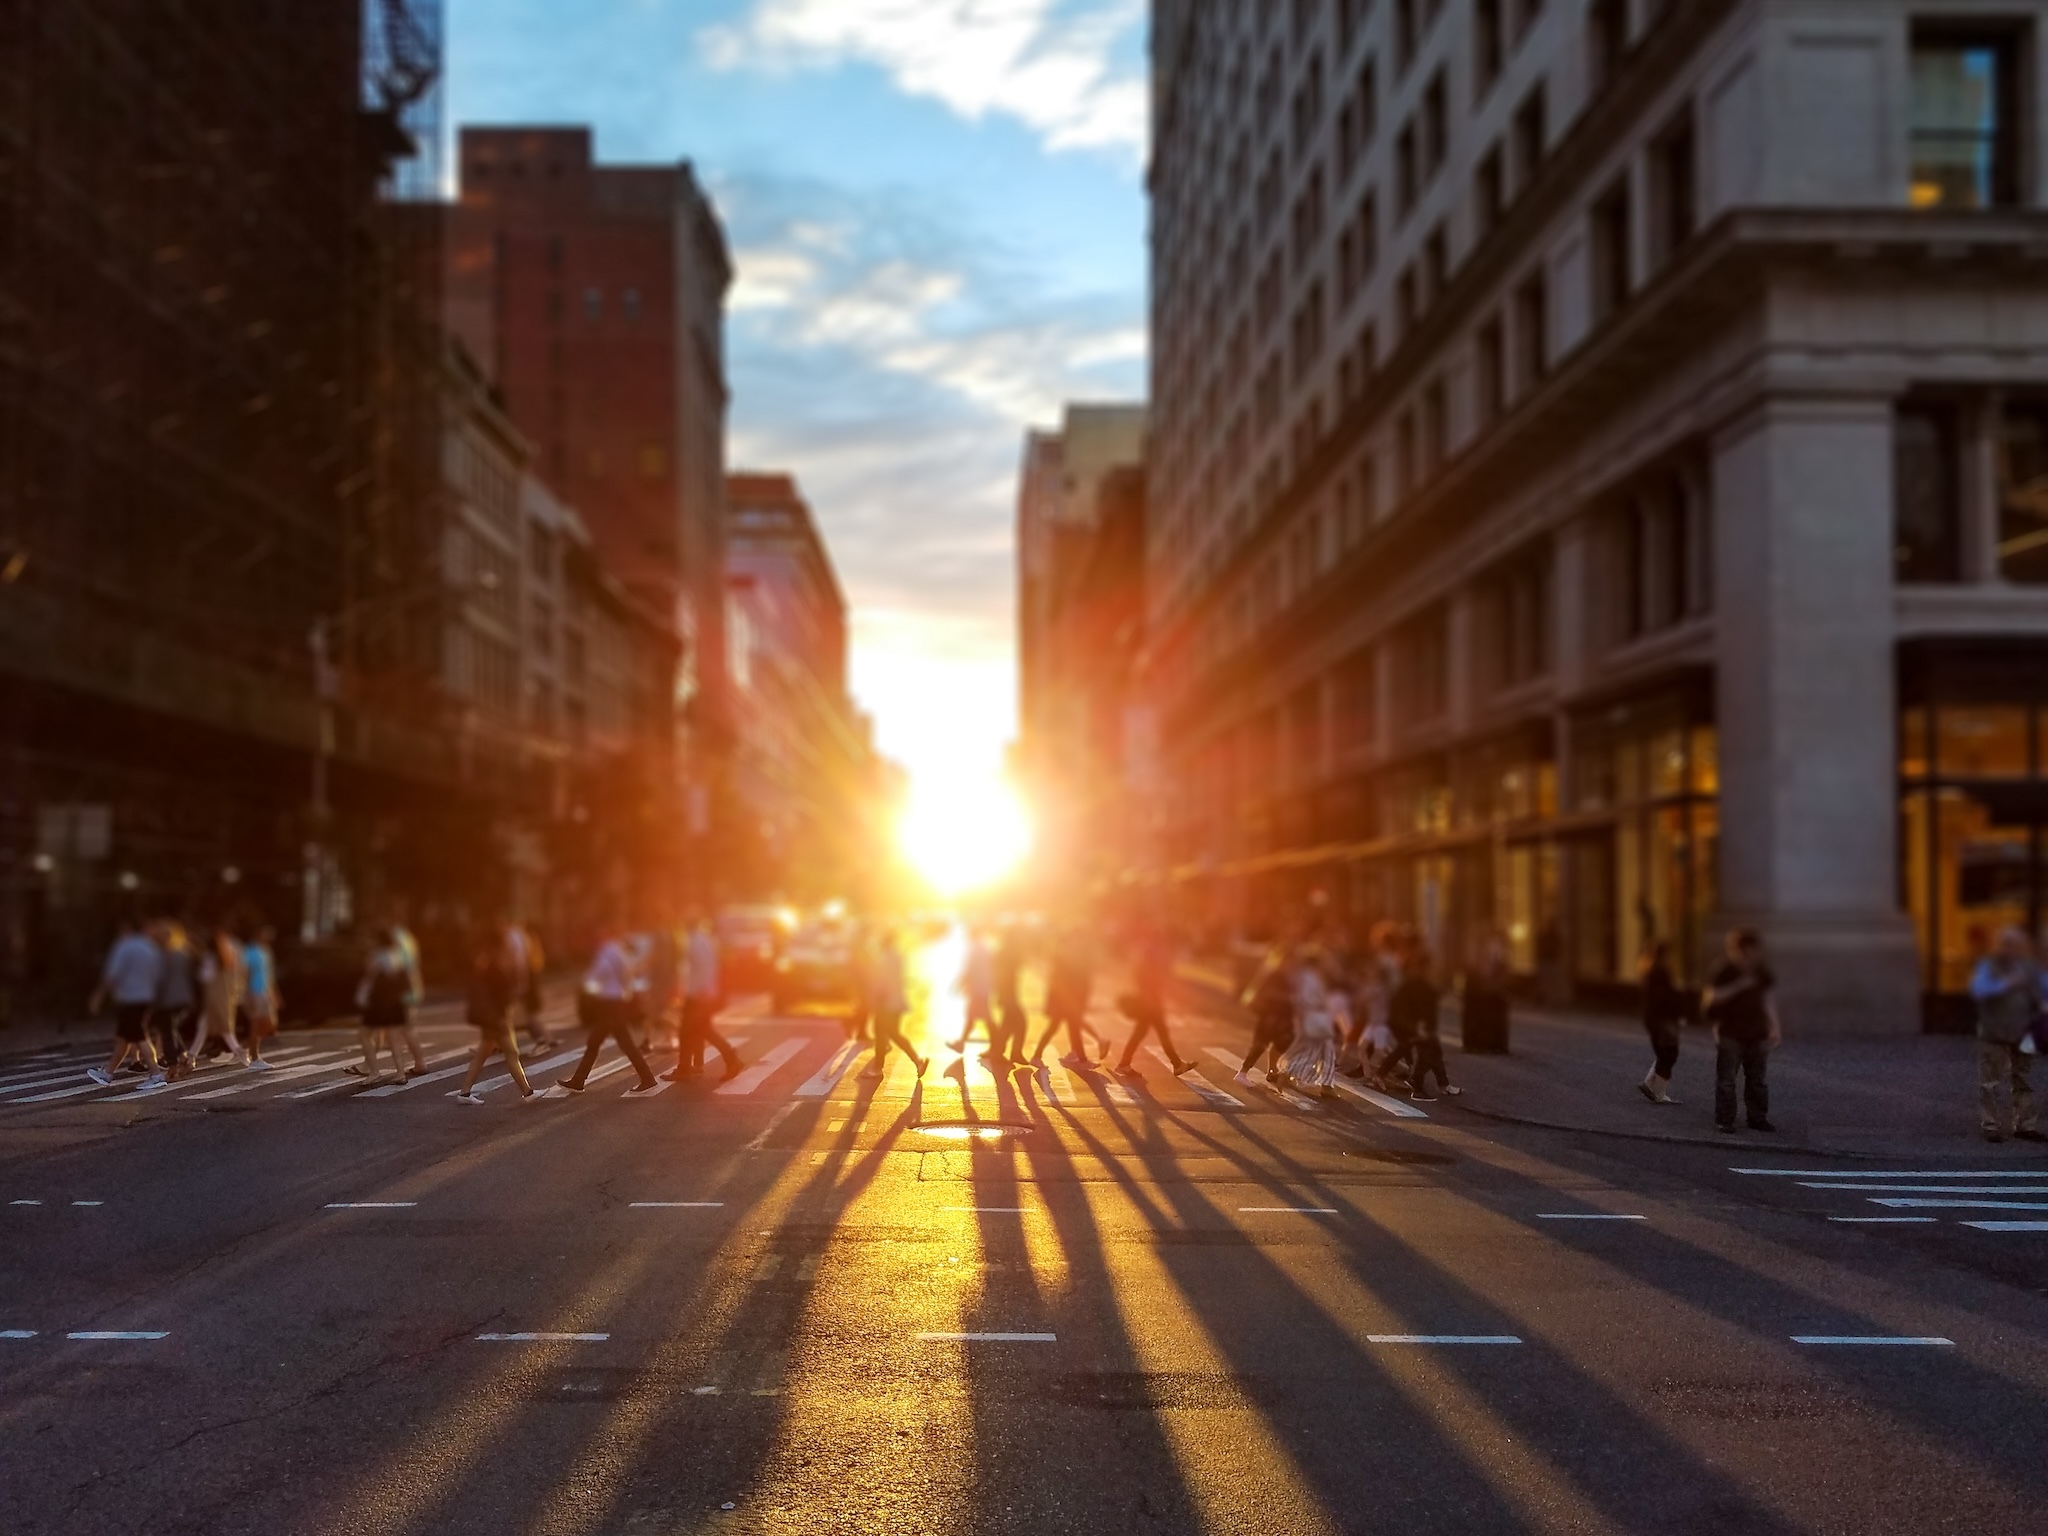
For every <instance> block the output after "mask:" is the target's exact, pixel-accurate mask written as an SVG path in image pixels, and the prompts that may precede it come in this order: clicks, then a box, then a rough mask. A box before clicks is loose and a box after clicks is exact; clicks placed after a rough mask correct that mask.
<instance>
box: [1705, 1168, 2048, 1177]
mask: <svg viewBox="0 0 2048 1536" xmlns="http://www.w3.org/2000/svg"><path fill="white" fill-rule="evenodd" d="M1728 1171H1729V1172H1730V1173H1747V1174H1750V1175H1753V1176H1754V1177H1757V1178H1764V1179H2038V1178H2040V1177H2041V1170H2040V1169H2038V1168H1903V1169H1899V1168H1894V1169H1890V1170H1879V1169H1862V1168H1730V1169H1729V1170H1728Z"/></svg>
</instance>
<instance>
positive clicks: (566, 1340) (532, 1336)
mask: <svg viewBox="0 0 2048 1536" xmlns="http://www.w3.org/2000/svg"><path fill="white" fill-rule="evenodd" d="M610 1337H611V1335H610V1334H608V1333H480V1334H478V1335H477V1336H476V1341H477V1343H479V1344H602V1343H603V1342H604V1341H605V1340H606V1339H608V1338H610Z"/></svg>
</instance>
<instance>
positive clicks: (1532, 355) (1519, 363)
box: [1515, 268, 1550, 394]
mask: <svg viewBox="0 0 2048 1536" xmlns="http://www.w3.org/2000/svg"><path fill="white" fill-rule="evenodd" d="M1549 371H1550V284H1549V282H1548V280H1547V279H1546V278H1545V276H1544V273H1543V272H1542V270H1541V269H1540V268H1539V269H1538V270H1537V271H1535V272H1533V273H1531V274H1530V275H1529V277H1528V280H1527V281H1525V282H1524V283H1523V284H1522V286H1521V287H1520V288H1518V289H1516V290H1515V391H1516V393H1517V394H1520V393H1524V392H1526V391H1528V390H1530V389H1533V388H1535V387H1536V385H1538V384H1539V383H1541V382H1542V381H1543V377H1544V375H1545V374H1547V373H1548V372H1549Z"/></svg>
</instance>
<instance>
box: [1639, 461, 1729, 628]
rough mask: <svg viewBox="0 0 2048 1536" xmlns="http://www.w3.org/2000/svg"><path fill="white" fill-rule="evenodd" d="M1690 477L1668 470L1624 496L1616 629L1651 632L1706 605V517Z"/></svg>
mask: <svg viewBox="0 0 2048 1536" xmlns="http://www.w3.org/2000/svg"><path fill="white" fill-rule="evenodd" d="M1703 502H1704V498H1703V496H1702V494H1701V492H1700V490H1699V487H1698V482H1697V480H1696V478H1695V477H1693V476H1691V475H1688V474H1686V473H1684V472H1682V471H1672V472H1670V473H1666V474H1663V475H1659V476H1657V477H1656V478H1654V479H1652V480H1650V481H1649V482H1647V483H1646V484H1645V485H1644V486H1643V488H1642V489H1640V490H1638V491H1637V492H1636V493H1635V494H1633V495H1632V496H1630V497H1629V498H1628V501H1627V504H1626V506H1625V508H1624V509H1623V513H1622V522H1621V551H1620V552H1621V597H1622V615H1621V617H1622V634H1623V636H1624V638H1627V639H1637V638H1639V637H1641V636H1644V635H1653V634H1656V633H1658V632H1659V631H1661V630H1665V629H1669V628H1670V627H1671V626H1672V625H1674V624H1677V623H1679V622H1681V621H1682V620H1685V619H1688V618H1690V617H1692V616H1693V615H1695V614H1698V613H1702V612H1704V611H1705V610H1706V607H1707V601H1708V594H1707V581H1706V522H1705V511H1704V505H1703Z"/></svg>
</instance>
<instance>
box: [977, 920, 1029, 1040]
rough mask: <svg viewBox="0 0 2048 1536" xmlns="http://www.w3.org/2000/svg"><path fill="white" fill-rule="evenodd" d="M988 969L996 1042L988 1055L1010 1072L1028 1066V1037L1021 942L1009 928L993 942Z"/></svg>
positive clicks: (1020, 938)
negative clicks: (996, 1034)
mask: <svg viewBox="0 0 2048 1536" xmlns="http://www.w3.org/2000/svg"><path fill="white" fill-rule="evenodd" d="M990 969H991V971H992V973H993V976H994V980H995V1017H996V1028H997V1030H998V1031H1000V1034H999V1036H998V1037H997V1038H994V1039H992V1040H991V1041H990V1042H989V1052H988V1053H989V1055H990V1056H991V1057H993V1058H994V1059H995V1060H997V1061H999V1062H1001V1063H1003V1064H1004V1065H1006V1066H1008V1067H1009V1068H1010V1069H1011V1070H1013V1071H1023V1070H1025V1069H1028V1068H1029V1067H1030V1065H1031V1057H1030V1055H1029V1053H1028V1051H1027V1050H1026V1047H1027V1046H1028V1045H1029V1044H1030V1037H1031V1015H1030V1014H1029V1013H1027V1012H1025V1010H1024V940H1023V936H1022V935H1021V934H1019V933H1018V932H1017V930H1016V929H1015V928H1014V927H1012V928H1009V929H1006V930H1005V931H1004V932H1003V934H1002V936H1001V937H1000V938H998V939H997V940H996V946H995V953H994V955H993V956H992V959H991V966H990Z"/></svg>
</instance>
